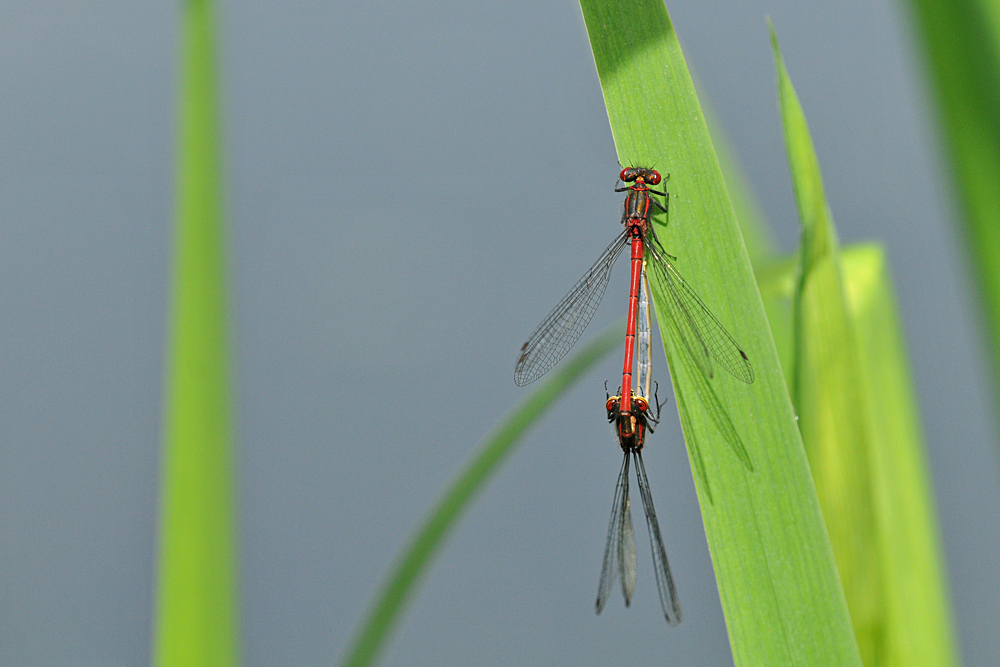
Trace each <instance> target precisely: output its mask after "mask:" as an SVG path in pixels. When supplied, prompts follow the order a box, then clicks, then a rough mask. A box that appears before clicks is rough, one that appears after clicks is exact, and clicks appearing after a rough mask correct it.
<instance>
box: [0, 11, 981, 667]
mask: <svg viewBox="0 0 1000 667" xmlns="http://www.w3.org/2000/svg"><path fill="white" fill-rule="evenodd" d="M669 9H670V10H671V13H672V17H673V19H674V22H675V26H676V29H677V32H678V33H679V35H680V37H681V40H682V44H683V46H684V47H685V53H686V55H687V57H688V61H689V63H690V64H691V66H692V67H693V68H694V70H695V71H696V72H697V73H698V75H699V77H700V79H701V81H702V84H703V86H704V89H705V91H706V92H707V93H708V95H709V97H710V98H711V100H712V102H713V103H714V105H715V108H716V109H717V112H718V116H719V118H720V120H721V123H722V125H723V127H724V128H725V130H726V131H727V132H728V133H729V134H730V136H731V138H732V141H733V144H734V146H735V149H736V151H737V153H738V154H739V156H740V157H741V159H742V161H743V163H744V165H745V167H746V170H747V173H748V174H749V178H750V181H751V183H752V185H753V186H754V189H755V191H756V193H757V195H758V196H759V198H760V200H761V202H762V204H763V209H764V211H765V212H766V214H767V216H768V217H769V218H770V220H771V221H772V223H773V225H774V228H775V231H776V235H777V237H778V239H779V242H780V244H781V247H782V248H783V249H785V250H791V249H792V248H793V247H794V245H795V243H796V239H797V229H798V227H797V224H798V223H797V219H796V212H795V207H794V202H793V199H792V193H791V189H790V186H789V181H788V173H787V169H786V166H785V154H784V146H783V143H782V137H781V128H780V120H779V117H778V113H777V107H776V94H775V90H774V68H773V62H772V56H771V50H770V43H769V39H768V34H767V31H766V26H765V22H764V16H765V15H766V14H769V15H770V16H771V17H772V19H773V21H774V24H775V27H776V29H777V31H778V35H779V38H780V39H781V43H782V47H783V50H784V54H785V58H786V61H787V64H788V67H789V70H790V73H791V75H792V78H793V80H794V82H795V84H796V86H797V88H798V91H799V95H800V96H801V99H802V103H803V106H804V108H805V111H806V114H807V116H808V118H809V121H810V123H811V126H812V131H813V136H814V138H815V142H816V147H817V150H818V153H819V156H820V161H821V164H822V166H823V169H824V175H825V178H826V185H827V193H828V195H829V198H830V201H831V205H832V207H833V211H834V214H835V216H836V218H837V222H838V225H839V229H840V234H841V238H842V240H843V241H844V242H845V243H851V242H855V241H861V240H866V239H881V240H882V241H883V242H884V243H885V244H886V246H887V247H888V249H889V253H890V258H891V261H892V265H893V269H894V273H895V276H896V284H897V287H898V291H899V298H900V301H901V307H902V314H903V318H904V320H905V325H906V332H907V336H908V338H909V344H910V352H911V357H912V362H913V369H914V375H915V379H916V382H917V385H918V390H919V398H920V403H921V407H922V409H923V420H924V427H925V435H926V440H927V445H928V450H929V459H930V464H931V470H932V473H933V480H934V486H935V489H936V491H937V506H938V512H939V517H940V524H941V532H942V535H943V539H944V544H945V553H946V557H947V563H948V569H949V574H950V582H951V591H952V593H953V599H954V609H955V621H956V625H957V629H958V637H959V639H960V646H961V651H962V653H963V655H964V658H965V663H966V665H995V664H1000V633H998V632H997V620H996V619H997V618H1000V573H998V572H997V568H996V565H995V563H996V552H997V548H998V545H1000V483H998V479H1000V465H998V461H997V453H996V452H997V450H996V433H997V430H996V427H997V425H996V423H995V420H994V418H993V417H992V414H993V409H992V406H993V404H992V402H991V399H990V397H989V394H988V387H989V384H988V378H987V375H986V372H987V366H986V364H985V362H984V361H983V359H984V357H983V349H982V345H981V343H980V338H979V336H978V329H977V326H978V325H977V315H976V313H975V310H974V308H973V300H972V298H971V297H970V294H969V290H968V284H969V283H968V279H969V277H968V271H967V269H966V265H965V260H964V256H963V255H961V254H960V253H959V249H960V239H959V238H958V236H957V235H956V233H955V230H954V227H953V224H952V223H953V219H954V212H953V209H952V206H951V203H950V202H951V200H950V194H949V183H948V179H947V177H946V174H945V171H944V169H943V168H942V162H941V159H940V151H939V148H938V142H937V139H936V135H935V133H934V129H933V125H932V122H931V121H932V118H933V113H932V109H931V107H930V106H929V105H928V102H927V96H926V90H925V82H924V78H923V75H922V72H921V68H920V66H919V64H918V61H917V60H916V58H915V53H916V50H915V48H914V47H915V45H914V42H913V39H912V37H911V34H910V31H909V24H908V17H907V14H906V12H905V7H903V6H902V5H899V4H896V3H893V2H885V1H877V2H862V1H861V0H850V1H848V2H841V3H790V2H789V3H783V2H764V1H755V2H738V3H737V2H731V1H725V0H700V1H698V2H695V1H693V0H677V1H674V2H670V3H669ZM219 15H220V27H221V68H222V77H223V82H224V87H225V96H224V109H225V132H226V146H227V154H228V165H227V179H226V183H227V189H228V211H229V220H230V224H229V229H230V233H231V244H230V246H231V269H232V271H231V274H232V340H233V377H234V381H235V383H236V391H235V397H236V404H235V414H236V425H237V433H238V443H239V445H238V452H237V454H238V466H239V467H238V475H239V514H240V529H239V530H240V544H241V549H242V584H241V598H242V604H241V606H242V613H243V627H244V636H243V652H244V655H245V663H246V664H247V665H250V666H253V667H257V666H260V667H264V666H271V665H303V666H306V665H328V664H332V663H334V662H336V661H337V660H338V659H339V657H340V656H341V655H342V653H343V651H344V649H345V645H346V642H347V640H348V638H349V637H350V635H351V633H352V631H353V630H354V629H355V628H356V626H357V624H358V622H359V620H360V618H361V617H362V615H363V614H364V612H365V610H366V609H367V607H368V604H369V601H370V599H371V596H372V595H373V594H374V593H375V591H376V590H377V587H378V585H379V582H380V580H381V577H382V576H383V574H384V573H385V572H386V569H387V568H388V567H389V566H390V565H391V563H392V562H393V560H394V557H395V556H396V554H397V553H398V552H399V550H400V548H401V547H402V546H403V545H404V544H405V543H406V541H407V539H408V537H409V536H410V534H411V532H412V531H413V530H414V528H415V526H416V525H417V524H418V522H419V521H421V520H422V518H423V517H424V516H425V514H426V512H427V511H428V508H429V507H430V506H431V505H432V503H434V502H435V500H436V499H437V497H438V495H439V493H440V492H441V491H442V490H443V489H444V488H445V486H446V485H447V484H448V483H449V481H450V480H451V479H452V477H453V475H455V473H456V471H457V470H459V468H460V467H461V466H462V464H463V462H464V461H465V460H467V458H468V457H469V455H470V452H472V451H473V449H474V448H475V447H476V445H477V443H478V442H479V441H480V440H481V439H482V438H483V437H484V436H485V435H487V434H488V433H489V431H490V429H491V427H492V425H493V424H495V423H496V422H497V421H498V420H499V419H500V418H501V417H502V416H503V415H504V414H505V413H506V412H507V411H508V410H509V409H510V408H511V406H513V405H514V404H515V403H516V402H517V401H518V400H520V399H522V398H524V397H525V396H526V395H527V393H528V392H527V391H525V390H520V389H518V388H517V387H515V386H514V383H513V380H512V368H513V364H514V360H515V357H516V354H517V350H518V347H519V346H520V345H521V343H522V342H523V341H524V339H525V338H526V337H527V335H528V334H530V333H531V331H532V330H533V329H534V327H535V325H536V324H537V323H538V322H539V321H540V320H541V318H542V317H543V316H544V315H545V314H546V313H547V312H548V310H549V308H550V307H551V306H552V305H554V304H555V302H556V301H557V300H558V299H559V298H560V297H562V295H563V294H564V292H565V291H566V290H567V289H568V288H569V287H570V286H571V285H572V284H573V282H574V281H575V280H576V279H577V278H578V277H579V275H580V274H582V273H583V271H584V270H585V269H586V268H587V267H588V266H589V264H590V262H591V261H593V260H594V259H595V258H596V257H597V255H598V254H599V252H600V251H601V250H602V249H603V248H604V246H605V244H606V243H607V242H608V240H609V239H610V238H611V237H612V235H613V234H614V233H615V229H616V226H617V222H618V211H619V207H620V206H621V196H620V195H616V194H614V193H613V192H612V187H613V185H614V177H615V174H616V172H617V170H618V166H617V163H616V157H615V152H614V146H613V143H612V138H611V132H610V130H609V128H608V122H607V117H606V115H605V111H604V107H603V103H602V97H601V90H600V87H599V85H598V81H597V76H596V72H595V69H594V64H593V58H592V56H591V54H590V50H589V45H588V41H587V36H586V33H585V30H584V25H583V20H582V17H581V13H580V9H579V6H578V5H577V4H576V2H573V1H572V0H560V1H559V2H549V3H535V2H524V1H523V0H515V1H513V2H503V3H499V2H477V1H473V2H469V1H467V0H465V1H461V2H460V1H457V0H452V1H448V2H441V1H426V0H425V1H423V2H382V1H380V0H374V1H370V2H356V3H342V2H340V3H338V2H333V3H330V2H315V1H312V2H284V3H274V2H260V1H253V2H243V3H233V2H225V3H222V4H221V6H220V7H219ZM0 16H2V17H3V18H2V19H0V63H3V66H2V67H0V89H2V95H0V193H2V197H0V202H2V207H0V273H2V289H0V300H2V303H0V312H2V313H3V316H2V317H0V395H2V400H0V456H2V459H0V475H2V479H0V517H2V519H0V521H2V529H0V540H2V551H0V562H2V563H3V566H2V568H0V579H2V581H0V596H2V604H0V664H3V665H19V666H36V665H38V666H41V665H45V666H48V665H72V666H77V667H79V666H87V667H96V666H101V667H111V666H115V667H117V666H120V665H129V666H131V665H144V664H147V663H148V661H149V654H150V637H151V631H150V627H151V623H152V614H153V584H152V582H153V579H154V571H155V570H154V555H155V553H156V523H157V488H158V475H159V452H158V450H159V434H160V427H161V421H162V418H161V405H160V397H161V394H162V391H163V389H162V379H163V372H162V369H163V365H164V359H163V349H164V332H165V322H166V306H167V303H168V285H169V281H168V275H169V266H170V255H171V241H172V220H173V209H172V191H173V177H174V153H173V150H174V142H173V134H174V108H175V100H174V92H175V88H176V83H177V82H176V76H175V73H176V61H177V37H178V36H177V24H178V18H179V14H178V9H177V6H176V3H174V2H163V1H160V2H142V3H122V2H90V3H79V2H69V1H65V2H40V1H38V0H34V1H32V2H4V3H2V4H0ZM553 194H555V195H557V196H558V197H559V198H560V199H561V200H562V201H563V202H564V204H565V205H564V206H563V207H562V208H561V210H558V211H553V209H552V207H551V206H549V205H548V202H551V197H552V195H553ZM373 202H376V203H375V204H374V205H373ZM625 273H626V272H625V271H623V270H622V269H619V271H618V274H617V275H616V277H615V279H613V284H612V285H611V287H610V288H609V293H610V295H609V297H608V302H609V303H608V304H605V306H604V308H603V309H602V310H601V311H600V312H599V313H598V315H597V318H596V320H595V322H594V323H593V324H592V325H591V332H589V333H588V336H592V335H593V333H595V332H597V331H599V330H600V329H601V328H602V327H604V326H606V325H607V324H609V323H611V322H613V321H615V320H616V319H617V318H618V317H620V308H618V307H616V306H615V303H616V302H618V299H616V298H615V296H614V295H615V294H619V295H620V294H621V293H623V292H624V290H625V286H624V280H623V277H624V274H625ZM656 363H657V364H658V369H659V370H658V371H655V372H658V373H659V374H660V377H661V378H665V368H664V363H663V361H662V351H660V353H659V355H658V357H657V359H656ZM619 364H620V359H616V358H614V357H612V358H609V359H608V360H607V361H606V362H605V363H604V364H603V365H601V366H600V367H599V368H598V369H597V370H596V371H595V372H593V373H592V374H591V375H590V376H588V377H587V378H586V379H585V381H583V382H582V383H580V384H579V386H578V387H577V388H576V389H574V390H573V391H572V392H571V393H570V394H569V395H567V396H566V397H565V399H563V400H562V402H561V403H559V404H558V406H557V407H556V408H555V409H554V410H553V411H552V412H551V413H550V414H549V415H548V417H547V418H546V419H545V421H544V422H543V423H542V424H541V426H540V427H539V428H537V429H536V430H535V431H533V432H532V433H531V435H530V437H528V438H527V440H526V441H525V442H524V443H523V445H522V446H521V447H520V449H518V450H517V451H516V453H515V454H514V456H513V457H512V458H511V459H510V461H509V463H508V464H507V465H506V467H505V468H504V469H503V470H502V471H501V472H500V473H499V474H498V475H497V476H496V478H495V479H494V480H493V482H492V483H491V485H490V486H489V488H488V489H487V490H486V491H485V493H484V494H483V495H482V496H481V497H480V498H479V499H478V501H477V502H476V503H475V505H474V507H473V508H472V509H471V511H470V512H469V513H468V514H467V515H466V516H465V517H464V518H463V520H462V521H461V523H460V525H459V526H458V528H457V530H456V531H455V532H454V533H453V535H452V538H451V539H450V541H449V542H448V543H447V545H446V546H445V548H444V549H443V551H442V553H441V554H440V557H439V559H438V560H437V561H436V562H435V564H434V566H433V568H432V569H431V571H430V572H429V575H428V576H427V577H426V579H425V581H424V585H423V586H422V588H421V590H420V592H419V594H418V595H417V596H416V598H415V599H414V601H413V603H412V605H411V607H410V609H409V613H408V614H407V615H406V617H405V619H404V621H403V622H402V623H401V625H400V626H399V628H398V632H397V634H396V635H395V637H394V640H393V641H392V644H391V646H390V648H389V649H388V651H387V652H386V654H385V664H387V665H442V664H444V665H458V664H460V665H496V664H526V665H535V664H537V665H548V664H575V665H607V664H633V663H634V664H650V665H651V664H670V665H684V664H697V665H726V664H731V656H730V651H729V646H728V640H727V636H726V630H725V622H724V619H723V616H722V612H721V608H720V605H719V600H718V593H717V591H716V588H715V583H714V579H713V574H712V569H711V563H710V560H709V555H708V551H707V548H706V543H705V537H704V533H703V530H702V526H701V518H700V514H699V509H698V504H697V500H696V496H695V493H694V487H693V484H692V481H691V472H690V468H689V466H688V462H687V458H686V455H685V453H684V450H683V446H682V442H681V439H680V430H679V427H678V424H677V418H676V413H675V410H674V404H673V402H672V401H671V403H670V404H669V406H668V408H667V410H666V411H667V419H666V420H665V424H664V425H663V427H662V429H661V430H659V431H657V433H656V435H655V436H653V438H652V440H651V441H650V445H649V450H648V456H647V466H648V471H649V476H650V481H651V484H652V486H653V493H654V495H655V498H656V504H657V508H658V509H659V514H660V517H661V522H662V525H663V527H664V529H665V531H666V539H667V549H668V552H669V554H670V562H671V565H672V567H673V569H674V574H675V577H676V579H677V582H678V587H679V593H680V596H681V600H682V602H683V605H684V612H685V617H684V623H683V624H682V625H681V626H680V627H679V628H677V629H670V628H668V627H667V626H666V625H665V624H664V622H663V619H662V617H661V616H660V613H659V609H658V603H657V600H656V594H655V592H654V589H655V586H654V584H653V578H652V572H651V571H650V565H649V561H648V555H647V553H646V552H645V551H642V552H640V556H641V560H640V561H639V567H640V570H639V585H638V587H637V594H636V599H635V601H634V603H633V607H632V608H631V609H628V610H625V609H624V608H623V607H622V604H621V602H620V601H619V600H618V599H617V598H616V599H614V600H612V602H611V603H610V605H609V608H608V609H607V610H606V611H605V613H604V614H603V615H602V616H600V617H596V616H595V615H594V613H593V600H594V595H595V592H596V587H597V576H598V570H599V567H600V559H601V555H602V549H603V543H604V538H605V534H606V533H605V531H606V527H607V518H608V512H609V511H610V505H611V499H612V491H613V489H614V482H615V475H616V473H617V470H618V465H619V454H618V453H617V452H618V446H617V444H616V442H615V440H614V438H613V436H612V434H611V431H610V428H609V427H608V425H607V424H606V423H605V421H604V415H603V409H602V407H601V404H602V402H603V400H604V388H603V386H602V383H603V381H604V380H605V379H609V378H613V377H614V376H615V370H616V369H617V368H618V367H619ZM641 539H643V540H644V539H645V536H642V537H641Z"/></svg>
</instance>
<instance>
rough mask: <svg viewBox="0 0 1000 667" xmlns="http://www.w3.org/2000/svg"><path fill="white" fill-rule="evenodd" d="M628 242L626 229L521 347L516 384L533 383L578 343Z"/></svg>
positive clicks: (521, 385) (516, 370) (515, 372)
mask: <svg viewBox="0 0 1000 667" xmlns="http://www.w3.org/2000/svg"><path fill="white" fill-rule="evenodd" d="M628 243H629V232H628V230H627V229H626V230H624V231H623V232H622V233H621V234H619V235H618V237H617V238H616V239H615V240H614V241H613V242H612V243H611V245H609V246H608V247H607V248H606V249H605V250H604V252H603V253H602V254H601V256H600V257H598V258H597V261H596V262H594V265H593V266H592V267H590V270H589V271H587V273H585V274H584V275H583V277H582V278H580V281H579V282H577V284H576V285H574V287H573V289H571V290H570V291H569V294H567V295H566V296H565V297H564V298H563V300H562V301H560V302H559V305H558V306H556V307H555V308H554V309H553V310H552V312H551V313H549V316H548V317H546V318H545V319H544V320H543V321H542V323H541V324H540V325H538V328H537V329H536V330H535V333H533V334H531V338H529V339H528V342H526V343H525V344H524V345H522V346H521V356H520V357H519V358H518V360H517V364H516V365H515V366H514V382H515V383H516V384H517V386H519V387H523V386H524V385H526V384H531V383H532V382H534V381H535V380H537V379H538V378H540V377H542V376H543V375H545V373H547V372H548V371H549V369H550V368H552V367H553V366H555V365H556V364H557V363H559V360H560V359H562V358H563V357H564V356H566V353H567V352H569V351H570V348H572V347H573V345H574V344H576V341H577V340H579V338H580V336H581V335H582V334H583V330H584V329H586V328H587V325H588V324H590V320H591V319H592V318H593V317H594V313H595V312H597V307H598V306H599V305H600V304H601V298H602V297H603V296H604V290H605V288H606V287H607V286H608V279H609V278H610V277H611V267H612V266H614V263H615V260H616V259H618V255H620V254H621V252H622V250H623V249H624V248H625V247H626V246H627V245H628Z"/></svg>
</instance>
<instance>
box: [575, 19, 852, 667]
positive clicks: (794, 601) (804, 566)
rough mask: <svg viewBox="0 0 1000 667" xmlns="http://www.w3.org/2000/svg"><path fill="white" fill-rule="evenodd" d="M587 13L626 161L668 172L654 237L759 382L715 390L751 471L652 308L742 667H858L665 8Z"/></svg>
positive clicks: (779, 385) (741, 254)
mask: <svg viewBox="0 0 1000 667" xmlns="http://www.w3.org/2000/svg"><path fill="white" fill-rule="evenodd" d="M581 5H582V7H583V13H584V18H585V21H586V25H587V29H588V32H589V34H590V40H591V46H592V48H593V51H594V58H595V61H596V64H597V70H598V75H599V77H600V79H601V86H602V89H603V91H604V99H605V102H606V104H607V108H608V116H609V119H610V121H611V127H612V132H613V133H614V138H615V144H616V146H617V149H618V155H619V159H620V160H621V163H622V164H623V165H635V166H647V167H655V168H658V169H660V170H661V171H664V172H666V171H669V172H670V173H671V177H670V181H669V182H668V183H667V185H668V186H669V187H668V189H669V191H670V193H671V200H670V225H669V227H665V226H664V225H665V223H664V221H662V220H655V221H654V222H655V224H656V225H657V234H658V236H659V237H660V239H661V241H663V242H664V244H665V245H666V247H667V250H668V252H672V253H674V254H677V255H678V256H679V261H678V268H680V269H681V270H682V271H683V272H684V274H685V276H686V278H687V279H688V281H690V283H691V284H692V285H693V286H695V288H696V289H697V291H698V292H699V293H700V295H701V297H702V299H703V300H704V301H705V302H706V303H707V304H708V305H709V307H710V308H711V309H712V310H713V312H714V313H715V315H716V316H717V317H718V318H719V319H720V321H722V322H723V323H725V324H726V325H727V328H731V329H732V333H733V334H734V335H735V337H736V338H737V339H738V340H740V341H741V343H743V346H744V349H745V350H746V351H747V352H748V354H749V355H750V358H751V360H752V363H753V364H754V369H755V371H756V374H757V380H756V382H755V383H754V384H753V385H750V386H746V385H743V384H741V383H739V382H737V381H735V380H733V379H732V378H730V377H729V376H728V375H726V374H725V373H724V371H721V370H720V369H718V368H717V369H716V373H715V378H714V379H713V380H711V381H710V388H711V389H712V390H713V391H714V392H715V394H716V395H717V397H718V398H719V401H720V403H721V404H722V405H723V407H724V408H725V409H726V412H727V413H728V415H729V417H730V419H731V421H732V423H733V426H734V428H735V429H736V431H737V432H738V433H739V435H740V436H741V439H742V440H743V444H744V445H745V447H746V450H747V453H748V455H749V458H750V460H751V461H752V462H753V472H750V471H749V470H748V469H747V467H746V466H745V465H744V463H743V462H742V461H741V460H740V457H739V456H737V455H736V454H735V453H734V451H733V448H732V446H730V445H729V444H727V443H726V442H724V438H720V433H719V429H718V427H717V425H716V423H715V420H713V418H712V415H711V413H710V411H709V410H707V409H706V408H705V397H704V392H705V391H706V387H705V385H702V384H700V383H699V382H698V380H697V379H696V376H697V374H698V373H700V371H699V370H698V369H697V368H694V367H692V366H691V365H690V364H688V363H685V357H684V354H685V353H684V351H683V346H680V345H678V344H677V343H676V341H674V336H673V335H672V334H671V327H670V326H667V325H665V324H664V314H665V313H667V312H669V311H666V310H664V306H666V305H667V304H666V303H665V302H664V301H663V299H662V298H660V299H656V306H657V313H658V320H659V321H660V324H661V332H662V333H663V334H664V339H665V340H664V343H665V348H666V353H667V359H668V361H669V362H670V367H671V375H672V379H673V383H674V391H675V395H676V396H677V402H678V410H679V412H680V415H681V424H682V427H683V429H684V434H685V440H686V442H687V446H688V454H689V457H690V458H691V462H692V469H693V470H695V471H698V470H699V469H701V470H704V477H703V475H702V474H701V473H697V472H696V474H695V485H696V488H697V490H698V494H699V497H700V499H701V508H702V516H703V518H704V521H705V530H706V534H707V536H708V541H709V547H710V550H711V553H712V560H713V565H714V567H715V571H716V578H717V580H718V584H719V593H720V597H721V600H722V607H723V611H724V612H725V615H726V623H727V627H728V630H729V635H730V642H731V645H732V648H733V656H734V659H735V661H736V664H737V665H769V666H770V665H793V664H795V665H803V664H824V665H859V664H860V660H859V657H858V652H857V646H856V644H855V641H854V637H853V633H852V631H851V625H850V619H849V617H848V613H847V608H846V605H845V604H844V598H843V593H842V591H841V589H840V585H839V582H838V579H837V573H836V569H835V565H834V561H833V555H832V552H831V548H830V544H829V541H828V539H827V536H826V529H825V527H824V525H823V521H822V517H821V514H820V510H819V503H818V501H817V498H816V494H815V490H814V488H813V483H812V479H811V477H810V474H809V469H808V464H807V462H806V457H805V452H804V450H803V448H802V442H801V439H800V437H799V433H798V429H797V428H796V424H795V416H794V413H793V411H792V407H791V402H790V400H789V397H788V392H787V388H786V385H785V381H784V377H783V373H782V369H781V364H780V362H779V360H778V356H777V353H776V351H775V346H774V341H773V338H772V335H771V331H770V328H769V327H768V323H767V317H766V315H765V312H764V308H763V305H762V302H761V297H760V294H759V292H758V290H757V287H756V284H755V282H754V276H753V271H752V268H751V265H750V261H749V259H748V257H747V253H746V249H745V247H744V243H743V240H742V237H741V235H740V232H739V227H738V223H737V221H736V217H735V215H734V213H733V207H732V204H731V202H730V199H729V193H728V191H727V188H726V185H725V183H724V182H723V179H722V175H721V173H720V170H719V163H718V160H717V158H716V155H715V152H714V150H713V148H712V143H711V139H710V138H709V135H708V130H707V128H706V125H705V121H704V117H703V115H702V112H701V110H700V107H699V105H698V100H697V97H696V95H695V92H694V87H693V85H692V82H691V77H690V75H689V73H688V71H687V66H686V64H685V62H684V58H683V55H682V53H681V50H680V46H679V44H678V42H677V37H676V35H675V34H674V32H673V27H672V25H671V23H670V19H669V17H668V16H667V12H666V9H665V7H664V6H663V5H662V4H661V3H659V2H655V1H642V2H633V3H629V4H628V5H621V4H620V3H614V2H600V1H598V0H583V1H582V2H581ZM661 292H662V290H661ZM656 294H657V290H655V289H654V297H655V296H656ZM661 296H662V294H661ZM706 382H708V381H706ZM705 479H708V480H710V486H711V491H709V488H708V486H707V485H706V483H705ZM709 494H711V495H709ZM678 585H679V587H680V592H681V596H682V598H683V596H684V594H685V593H684V584H683V582H679V584H678Z"/></svg>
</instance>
